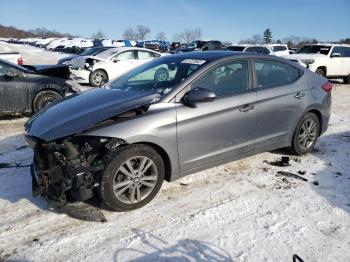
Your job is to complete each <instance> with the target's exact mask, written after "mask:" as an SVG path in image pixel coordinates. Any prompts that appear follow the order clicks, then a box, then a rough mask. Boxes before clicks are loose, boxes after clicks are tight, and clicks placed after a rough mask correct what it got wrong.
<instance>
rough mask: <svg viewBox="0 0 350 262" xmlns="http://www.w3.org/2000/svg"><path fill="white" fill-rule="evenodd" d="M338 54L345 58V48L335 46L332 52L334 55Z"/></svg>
mask: <svg viewBox="0 0 350 262" xmlns="http://www.w3.org/2000/svg"><path fill="white" fill-rule="evenodd" d="M335 53H338V54H340V56H344V54H343V48H342V47H341V46H335V47H334V48H333V50H332V55H333V54H335Z"/></svg>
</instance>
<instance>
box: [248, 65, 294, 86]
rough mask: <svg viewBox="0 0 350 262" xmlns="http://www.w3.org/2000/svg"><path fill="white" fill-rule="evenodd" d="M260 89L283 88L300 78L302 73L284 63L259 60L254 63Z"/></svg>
mask: <svg viewBox="0 0 350 262" xmlns="http://www.w3.org/2000/svg"><path fill="white" fill-rule="evenodd" d="M254 67H255V72H256V76H257V82H258V87H259V88H268V87H272V86H281V85H287V84H289V83H292V82H293V81H295V80H296V79H298V78H299V77H300V71H299V70H298V69H296V68H294V67H292V66H289V65H287V64H284V63H279V62H273V61H267V60H266V61H263V60H257V61H255V62H254Z"/></svg>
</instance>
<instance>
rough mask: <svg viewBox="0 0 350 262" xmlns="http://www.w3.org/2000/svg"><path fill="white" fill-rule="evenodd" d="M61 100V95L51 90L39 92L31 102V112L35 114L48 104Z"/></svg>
mask: <svg viewBox="0 0 350 262" xmlns="http://www.w3.org/2000/svg"><path fill="white" fill-rule="evenodd" d="M60 99H62V95H60V94H59V93H57V92H56V91H52V90H45V91H41V92H39V93H38V94H37V95H36V96H35V98H34V100H33V112H34V113H37V112H39V111H40V110H42V109H43V108H44V107H46V106H48V105H49V104H52V103H55V102H57V101H58V100H60Z"/></svg>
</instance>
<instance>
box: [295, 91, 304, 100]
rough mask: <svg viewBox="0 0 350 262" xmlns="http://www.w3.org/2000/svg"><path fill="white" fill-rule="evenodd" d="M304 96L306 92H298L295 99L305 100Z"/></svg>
mask: <svg viewBox="0 0 350 262" xmlns="http://www.w3.org/2000/svg"><path fill="white" fill-rule="evenodd" d="M304 96H305V93H304V92H298V93H297V94H296V95H295V96H294V97H295V98H298V99H300V98H303V97H304Z"/></svg>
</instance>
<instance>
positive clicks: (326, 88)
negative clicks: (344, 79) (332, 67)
mask: <svg viewBox="0 0 350 262" xmlns="http://www.w3.org/2000/svg"><path fill="white" fill-rule="evenodd" d="M321 87H322V89H323V90H324V91H326V92H327V93H330V92H331V91H332V88H333V86H332V84H331V83H330V82H326V83H324V84H323V85H322V86H321Z"/></svg>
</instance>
